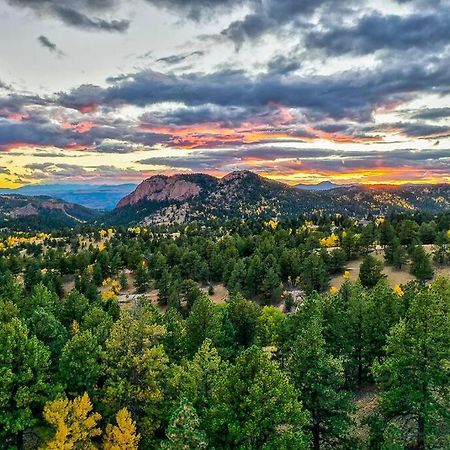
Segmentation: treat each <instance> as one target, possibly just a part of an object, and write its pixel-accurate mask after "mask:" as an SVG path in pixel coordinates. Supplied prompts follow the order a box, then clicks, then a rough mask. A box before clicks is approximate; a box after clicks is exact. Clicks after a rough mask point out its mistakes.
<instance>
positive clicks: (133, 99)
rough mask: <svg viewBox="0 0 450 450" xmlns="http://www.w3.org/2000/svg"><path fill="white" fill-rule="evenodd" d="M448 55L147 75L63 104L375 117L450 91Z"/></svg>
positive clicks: (65, 98)
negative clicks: (377, 111) (291, 71)
mask: <svg viewBox="0 0 450 450" xmlns="http://www.w3.org/2000/svg"><path fill="white" fill-rule="evenodd" d="M448 63H449V60H448V58H447V57H444V56H442V57H439V56H435V55H431V56H429V57H426V56H424V57H423V59H422V60H420V61H414V60H413V61H409V60H405V61H403V60H401V59H399V60H398V61H397V62H396V63H395V64H394V63H393V64H391V65H389V66H383V67H377V68H374V69H372V70H367V69H366V70H353V71H346V72H340V73H336V74H333V75H329V76H315V77H307V76H290V77H286V76H282V75H279V74H272V73H265V74H261V75H259V76H256V77H250V76H249V75H248V74H246V73H245V72H243V71H241V70H235V71H230V70H228V71H227V70H225V71H218V72H213V73H208V74H202V73H194V74H183V75H174V74H169V75H167V74H163V73H159V72H154V71H143V72H138V73H134V74H127V75H122V76H120V77H116V78H114V79H110V80H109V81H110V82H111V83H112V84H111V86H109V87H106V88H100V87H98V86H91V85H87V86H80V87H79V88H77V89H74V90H72V91H70V92H68V93H62V94H60V95H59V98H58V99H57V102H59V103H60V104H61V105H63V106H67V107H71V108H76V109H80V107H83V105H87V104H99V105H109V106H112V107H114V106H119V105H126V104H132V105H137V106H146V105H151V104H157V103H160V102H181V103H184V104H185V105H187V106H201V105H207V104H213V105H217V106H221V107H242V108H261V107H265V106H267V105H269V104H271V103H278V104H281V105H284V106H287V107H294V108H303V109H305V110H307V111H311V112H312V113H315V114H322V115H324V116H330V117H338V118H342V117H347V118H351V119H353V120H358V121H365V120H370V119H371V114H372V111H373V110H374V108H376V107H378V106H380V105H383V104H385V103H389V102H399V101H405V100H408V99H411V98H414V97H415V96H416V95H417V94H418V93H426V92H430V93H434V94H441V95H442V94H446V93H448V92H450V87H449V86H450V72H449V70H448Z"/></svg>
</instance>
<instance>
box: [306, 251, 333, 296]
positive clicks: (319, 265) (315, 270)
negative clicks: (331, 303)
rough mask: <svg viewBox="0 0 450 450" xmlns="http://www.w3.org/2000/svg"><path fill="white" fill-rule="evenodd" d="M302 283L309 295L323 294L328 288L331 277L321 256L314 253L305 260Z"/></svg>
mask: <svg viewBox="0 0 450 450" xmlns="http://www.w3.org/2000/svg"><path fill="white" fill-rule="evenodd" d="M300 282H301V285H302V287H303V289H304V290H305V291H306V292H307V293H311V292H313V291H317V292H322V291H325V290H326V289H327V288H328V284H329V275H328V273H327V270H326V266H325V263H324V261H323V259H322V257H321V256H320V255H318V254H316V253H312V254H311V255H310V256H308V257H307V258H306V259H305V261H304V263H303V267H302V271H301V274H300Z"/></svg>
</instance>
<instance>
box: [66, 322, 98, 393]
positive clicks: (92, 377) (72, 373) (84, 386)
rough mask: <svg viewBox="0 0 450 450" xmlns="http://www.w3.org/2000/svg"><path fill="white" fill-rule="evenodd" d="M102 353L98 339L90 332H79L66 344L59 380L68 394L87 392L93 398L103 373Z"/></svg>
mask: <svg viewBox="0 0 450 450" xmlns="http://www.w3.org/2000/svg"><path fill="white" fill-rule="evenodd" d="M100 352H101V347H100V346H99V344H98V342H97V338H96V337H95V336H94V335H93V334H92V333H91V332H90V331H82V332H78V333H76V334H75V335H74V336H72V338H71V339H70V340H69V341H68V342H67V343H66V345H65V346H64V348H63V350H62V353H61V358H60V360H59V378H60V380H61V382H62V383H63V385H64V386H65V389H66V392H67V393H68V394H70V395H72V396H76V395H81V394H82V393H83V392H85V391H86V392H88V393H89V394H90V395H91V396H92V394H93V393H94V391H95V389H96V387H97V381H98V379H99V377H100V374H101V371H102V367H101V359H100Z"/></svg>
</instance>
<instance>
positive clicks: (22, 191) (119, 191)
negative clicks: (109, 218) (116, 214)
mask: <svg viewBox="0 0 450 450" xmlns="http://www.w3.org/2000/svg"><path fill="white" fill-rule="evenodd" d="M135 188H136V185H135V184H118V185H89V184H88V185H86V184H83V185H81V184H37V185H28V186H23V187H21V188H17V189H0V194H14V195H16V194H19V195H31V196H38V195H47V196H50V197H57V198H60V199H62V200H65V201H67V202H72V203H77V204H79V205H83V206H86V207H87V208H94V209H102V210H107V211H108V210H111V209H113V208H114V207H115V206H116V205H117V203H118V202H119V200H120V199H121V198H122V197H124V196H125V195H127V194H129V193H130V192H131V191H133V189H135Z"/></svg>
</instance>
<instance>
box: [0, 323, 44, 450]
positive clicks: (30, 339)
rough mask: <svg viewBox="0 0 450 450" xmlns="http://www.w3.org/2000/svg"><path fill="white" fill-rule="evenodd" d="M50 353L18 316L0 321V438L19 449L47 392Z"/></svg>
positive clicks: (35, 419)
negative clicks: (25, 432) (30, 333)
mask: <svg viewBox="0 0 450 450" xmlns="http://www.w3.org/2000/svg"><path fill="white" fill-rule="evenodd" d="M49 365H50V353H49V351H48V349H47V348H46V347H45V346H44V344H42V342H40V341H39V340H38V339H37V338H36V337H35V336H30V335H29V332H28V329H27V327H26V325H25V324H24V323H23V322H21V321H20V320H19V319H17V318H15V317H14V318H12V319H11V321H8V322H0V441H1V442H4V443H6V444H8V443H9V444H10V445H11V446H13V445H15V444H16V445H17V447H19V448H22V444H23V432H24V431H25V430H26V429H28V428H30V427H32V426H33V425H35V424H36V423H38V416H37V413H36V412H37V411H38V410H39V409H40V408H41V407H42V405H43V404H44V403H45V401H46V400H47V397H48V395H49V394H50V385H49V381H50V380H49V373H48V369H49Z"/></svg>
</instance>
